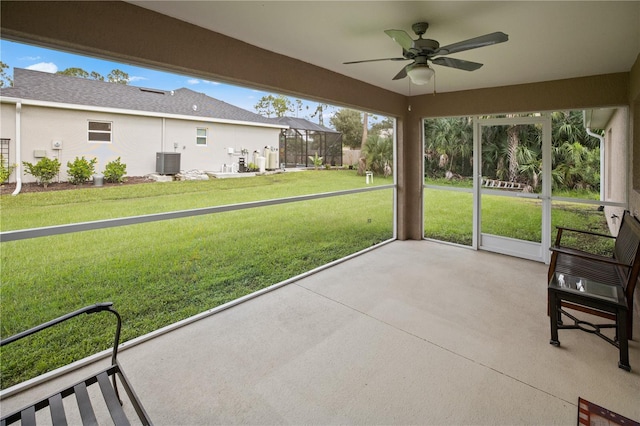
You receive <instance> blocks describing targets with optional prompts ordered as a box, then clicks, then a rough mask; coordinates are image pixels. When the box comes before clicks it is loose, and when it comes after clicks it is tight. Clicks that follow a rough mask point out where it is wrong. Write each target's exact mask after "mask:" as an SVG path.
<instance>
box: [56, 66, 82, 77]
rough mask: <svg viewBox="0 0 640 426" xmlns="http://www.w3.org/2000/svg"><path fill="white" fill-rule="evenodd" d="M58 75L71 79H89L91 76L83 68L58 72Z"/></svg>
mask: <svg viewBox="0 0 640 426" xmlns="http://www.w3.org/2000/svg"><path fill="white" fill-rule="evenodd" d="M56 74H61V75H68V76H69V77H80V78H89V77H90V74H89V73H88V72H87V71H85V70H83V69H82V68H77V67H72V68H67V69H64V70H62V71H58V72H57V73H56Z"/></svg>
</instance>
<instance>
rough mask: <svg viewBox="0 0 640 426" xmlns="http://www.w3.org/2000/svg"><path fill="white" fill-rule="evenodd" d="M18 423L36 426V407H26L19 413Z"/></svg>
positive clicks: (23, 425) (24, 425)
mask: <svg viewBox="0 0 640 426" xmlns="http://www.w3.org/2000/svg"><path fill="white" fill-rule="evenodd" d="M20 424H21V425H22V426H36V407H35V406H33V405H32V406H31V407H27V408H25V409H24V410H22V412H21V413H20Z"/></svg>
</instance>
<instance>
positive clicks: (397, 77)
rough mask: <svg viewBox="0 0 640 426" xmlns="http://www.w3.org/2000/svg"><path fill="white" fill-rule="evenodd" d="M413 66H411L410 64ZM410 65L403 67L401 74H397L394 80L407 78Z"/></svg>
mask: <svg viewBox="0 0 640 426" xmlns="http://www.w3.org/2000/svg"><path fill="white" fill-rule="evenodd" d="M409 65H411V64H409ZM409 65H407V66H405V67H403V68H402V69H401V70H400V72H399V73H398V74H396V76H395V77H393V80H402V79H403V78H405V77H406V76H407V68H408V67H409Z"/></svg>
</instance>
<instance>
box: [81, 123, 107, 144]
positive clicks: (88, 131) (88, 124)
mask: <svg viewBox="0 0 640 426" xmlns="http://www.w3.org/2000/svg"><path fill="white" fill-rule="evenodd" d="M91 123H103V124H109V130H92V129H91ZM92 133H95V134H103V135H106V134H108V135H109V140H108V141H92V140H91V138H90V135H91V134H92ZM87 142H89V143H112V142H113V121H106V120H87Z"/></svg>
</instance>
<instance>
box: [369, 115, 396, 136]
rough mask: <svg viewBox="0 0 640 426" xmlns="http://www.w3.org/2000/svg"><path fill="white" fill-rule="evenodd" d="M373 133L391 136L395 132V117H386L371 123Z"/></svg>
mask: <svg viewBox="0 0 640 426" xmlns="http://www.w3.org/2000/svg"><path fill="white" fill-rule="evenodd" d="M371 133H372V134H374V135H378V136H382V137H384V136H391V135H392V134H393V119H391V117H384V118H383V119H382V120H380V121H378V122H376V123H373V124H372V125H371Z"/></svg>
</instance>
